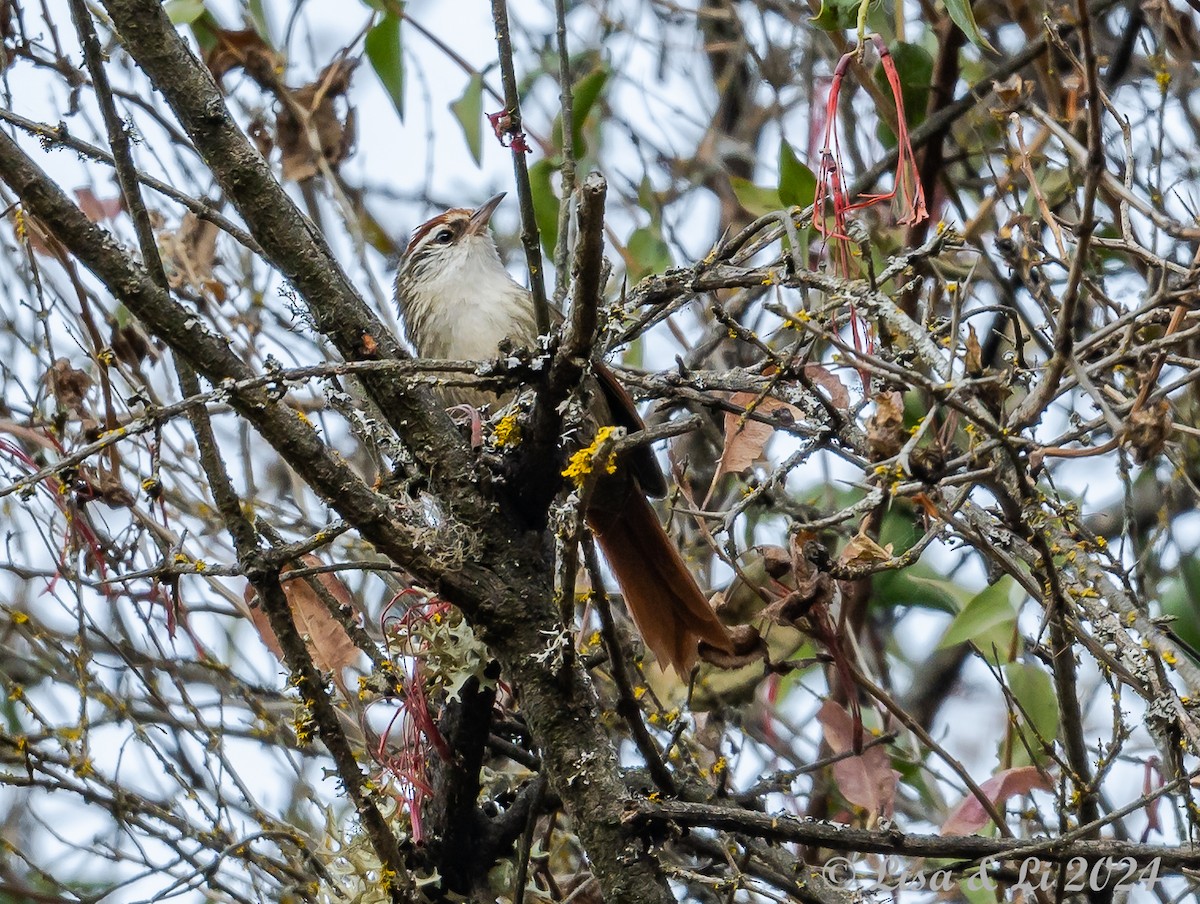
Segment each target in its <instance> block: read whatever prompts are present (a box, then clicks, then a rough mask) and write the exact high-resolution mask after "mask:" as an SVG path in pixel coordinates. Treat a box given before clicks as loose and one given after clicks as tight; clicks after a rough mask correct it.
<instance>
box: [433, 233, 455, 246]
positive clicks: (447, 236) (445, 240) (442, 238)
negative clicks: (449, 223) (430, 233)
mask: <svg viewBox="0 0 1200 904" xmlns="http://www.w3.org/2000/svg"><path fill="white" fill-rule="evenodd" d="M452 238H454V233H453V232H451V231H450V230H449V229H441V230H439V231H438V234H437V235H435V236H434V237H433V240H434V241H435V242H437V243H438V244H439V245H449V244H450V240H451V239H452Z"/></svg>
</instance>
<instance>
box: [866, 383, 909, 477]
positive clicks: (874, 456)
mask: <svg viewBox="0 0 1200 904" xmlns="http://www.w3.org/2000/svg"><path fill="white" fill-rule="evenodd" d="M907 439H908V431H906V430H905V429H904V397H903V396H902V395H900V393H899V392H896V391H895V390H892V391H891V392H881V393H879V394H878V395H876V396H875V413H874V414H873V415H871V420H870V422H869V423H868V424H867V446H868V447H869V448H870V450H871V461H882V460H883V459H885V458H891V457H892V456H893V455H895V454H896V453H897V452H899V451H900V450H901V449H902V448H904V443H905V441H906V440H907Z"/></svg>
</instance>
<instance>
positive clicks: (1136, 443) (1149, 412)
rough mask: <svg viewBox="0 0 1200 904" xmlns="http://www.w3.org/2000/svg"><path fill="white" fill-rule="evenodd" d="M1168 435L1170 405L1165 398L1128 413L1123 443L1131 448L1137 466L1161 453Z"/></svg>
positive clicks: (1169, 431)
mask: <svg viewBox="0 0 1200 904" xmlns="http://www.w3.org/2000/svg"><path fill="white" fill-rule="evenodd" d="M1170 435H1171V403H1170V402H1168V401H1167V400H1166V399H1165V398H1164V399H1159V400H1158V401H1157V402H1154V403H1153V404H1150V405H1145V406H1143V407H1141V408H1135V409H1134V410H1133V411H1131V412H1130V413H1129V423H1128V424H1127V425H1126V427H1125V442H1127V443H1129V445H1130V446H1132V447H1133V457H1134V458H1135V459H1137V461H1138V463H1139V464H1145V463H1146V462H1148V461H1150V459H1152V458H1155V457H1156V456H1157V455H1158V454H1159V453H1160V452H1162V450H1163V448H1164V447H1165V446H1166V444H1167V437H1168V436H1170Z"/></svg>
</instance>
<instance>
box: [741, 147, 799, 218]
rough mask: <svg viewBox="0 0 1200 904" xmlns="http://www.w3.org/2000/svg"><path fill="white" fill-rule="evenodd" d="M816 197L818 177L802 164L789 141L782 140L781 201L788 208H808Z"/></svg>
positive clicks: (780, 153) (780, 157)
mask: <svg viewBox="0 0 1200 904" xmlns="http://www.w3.org/2000/svg"><path fill="white" fill-rule="evenodd" d="M816 196H817V177H816V176H814V175H813V171H812V170H810V169H809V168H808V167H807V166H805V165H804V164H803V163H801V162H800V158H799V157H797V156H796V152H795V151H793V150H792V146H791V145H790V144H788V141H787V139H786V138H784V139H782V140H781V141H780V142H779V200H780V201H782V202H783V203H784V205H785V206H787V207H807V206H808V205H810V204H812V202H813V199H814V198H815V197H816ZM738 201H739V202H740V201H741V198H739V199H738Z"/></svg>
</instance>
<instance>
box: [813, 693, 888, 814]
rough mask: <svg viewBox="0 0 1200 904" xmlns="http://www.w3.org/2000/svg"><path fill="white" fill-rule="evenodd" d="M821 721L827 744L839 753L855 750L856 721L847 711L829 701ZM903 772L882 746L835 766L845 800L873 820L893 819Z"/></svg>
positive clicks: (820, 717)
mask: <svg viewBox="0 0 1200 904" xmlns="http://www.w3.org/2000/svg"><path fill="white" fill-rule="evenodd" d="M817 721H818V722H820V723H821V726H822V727H823V728H824V729H825V741H826V743H827V744H829V747H830V749H831V750H832V751H833V752H834V753H835V754H843V753H849V752H850V750H851V749H852V748H853V741H854V720H853V719H852V718H851V716H850V713H848V712H846V708H845V707H844V706H842V705H841V704H839V703H835V702H834V701H832V700H826V701H825V703H824V705H823V706H822V707H821V709H820V710H819V711H818V712H817ZM899 778H900V773H899V772H897V771H896V770H894V769H893V768H892V761H891V759H890V758H889V757H888V754H887V750H886V749H885V748H884V746H883V745H882V744H877V745H875V746H874V747H868V748H867V749H866V750H864V751H863V752H862V753H861V754H859V755H857V756H848V757H845V758H843V759H840V760H838V761H837V762H836V763H834V764H833V780H834V782H835V783H836V784H837V787H838V790H839V791H841V792H842V797H844V798H846V800H848V801H849V802H850V803H852V804H854V805H855V806H856V807H862V808H863V809H865V810H866V811H867V813H868V814H869V815H870V817H872V818H874V817H876V816H883V817H889V816H891V815H892V811H893V810H894V808H895V803H896V785H897V782H898V781H899Z"/></svg>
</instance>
